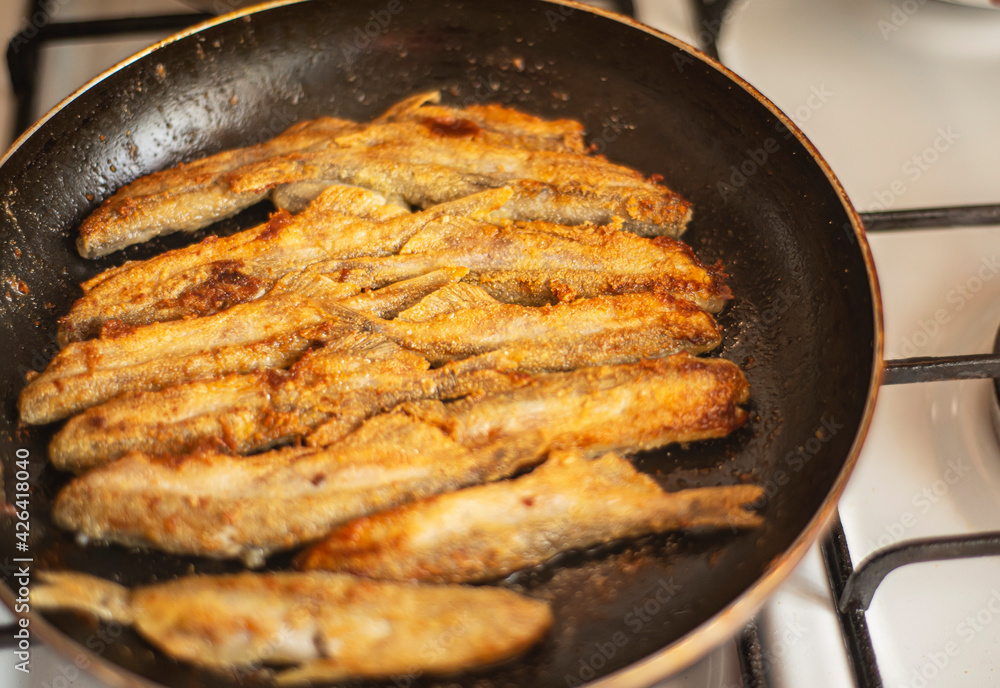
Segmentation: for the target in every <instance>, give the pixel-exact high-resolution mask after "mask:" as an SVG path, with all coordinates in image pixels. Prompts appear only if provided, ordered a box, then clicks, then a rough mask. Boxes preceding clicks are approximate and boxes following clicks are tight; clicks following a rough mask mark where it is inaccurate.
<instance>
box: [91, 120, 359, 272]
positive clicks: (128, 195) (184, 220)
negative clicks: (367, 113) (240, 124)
mask: <svg viewBox="0 0 1000 688" xmlns="http://www.w3.org/2000/svg"><path fill="white" fill-rule="evenodd" d="M357 127H358V125H357V124H356V123H354V122H350V121H347V120H342V119H336V118H332V117H321V118H320V119H316V120H311V121H308V122H299V123H298V124H294V125H292V126H291V127H290V128H289V129H288V130H286V131H285V132H284V133H283V134H281V135H280V136H277V137H275V138H273V139H271V140H270V141H265V142H264V143H259V144H257V145H255V146H250V147H248V148H238V149H236V150H230V151H224V152H222V153H217V154H216V155H212V156H209V157H207V158H202V159H200V160H195V161H193V162H190V163H181V164H180V165H177V166H176V167H172V168H170V169H167V170H163V171H161V172H154V173H152V174H149V175H146V176H144V177H140V178H139V179H137V180H135V181H134V182H132V183H131V184H128V185H126V186H124V187H122V188H121V189H119V190H118V191H117V192H116V193H115V194H113V195H112V196H111V197H110V198H108V199H107V200H106V201H104V203H102V204H101V205H100V207H98V208H97V210H95V211H94V212H93V213H91V215H90V216H89V217H87V219H86V220H84V221H83V224H81V225H80V236H79V238H78V239H77V249H78V250H79V252H80V255H81V256H83V257H84V258H98V257H100V256H103V255H106V254H108V253H111V252H113V251H117V250H119V249H122V248H125V247H126V246H130V245H132V244H137V243H141V242H143V241H148V240H149V239H152V238H153V237H155V236H158V235H161V234H169V233H171V232H176V231H178V230H182V231H193V230H195V229H200V228H202V227H205V226H207V225H209V224H211V223H212V222H215V221H216V220H221V219H223V218H225V217H229V216H230V215H233V214H235V213H237V212H239V211H240V210H243V209H244V208H246V207H249V206H251V205H253V204H254V203H257V202H258V201H260V200H262V198H263V197H264V196H263V194H259V193H255V192H250V193H242V194H239V193H237V194H234V193H233V192H232V190H231V189H230V188H229V186H228V185H227V184H226V183H225V175H226V174H227V173H228V172H231V171H233V170H234V169H237V168H239V167H241V166H243V165H247V164H249V163H251V162H255V161H260V160H265V159H267V158H269V157H273V156H275V155H286V154H288V153H290V152H292V151H302V150H308V149H309V148H311V147H314V146H317V145H323V144H324V143H327V142H330V141H331V140H332V139H333V138H334V137H336V136H337V135H338V134H345V133H348V132H350V131H352V130H354V129H357Z"/></svg>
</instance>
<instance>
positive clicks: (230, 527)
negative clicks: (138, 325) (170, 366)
mask: <svg viewBox="0 0 1000 688" xmlns="http://www.w3.org/2000/svg"><path fill="white" fill-rule="evenodd" d="M515 375H517V377H518V378H519V379H518V381H517V382H518V384H516V385H512V389H511V390H510V391H507V392H503V393H497V394H487V395H485V396H482V397H470V398H466V399H462V400H459V401H455V402H451V403H447V404H445V403H442V402H440V401H433V402H428V401H423V402H416V403H411V404H403V405H401V406H400V407H397V409H396V410H394V411H392V412H390V413H385V414H381V415H377V416H374V417H372V418H370V419H368V420H367V421H365V422H364V423H363V424H362V425H361V427H360V428H358V429H357V430H356V431H355V432H353V433H351V434H349V435H347V436H346V437H343V439H340V440H339V441H336V442H335V443H332V444H325V445H324V437H328V436H330V432H331V430H330V427H331V426H332V428H333V436H336V437H340V436H341V435H342V432H341V428H340V427H339V426H338V424H337V423H333V424H328V425H327V426H323V427H322V428H321V429H320V431H318V432H317V433H314V434H313V435H312V436H311V437H310V442H311V443H312V444H313V445H314V446H313V447H288V448H283V449H276V450H271V451H266V452H263V453H260V454H253V455H250V456H232V455H229V454H220V453H212V452H198V453H194V454H190V455H183V456H169V457H162V458H156V457H150V456H146V455H142V454H130V455H127V456H125V457H123V458H121V459H119V460H118V461H115V462H113V463H109V464H106V465H103V466H99V467H97V468H94V469H92V470H90V471H89V472H87V473H85V474H83V475H81V476H79V477H77V478H75V479H74V480H72V481H70V483H69V484H68V485H66V487H65V488H63V490H62V491H61V492H60V493H59V495H58V496H57V498H56V501H55V506H54V509H53V517H54V520H55V522H56V523H57V524H58V525H60V526H61V527H63V528H65V529H67V530H71V531H75V532H78V533H80V534H81V535H84V536H86V537H89V538H95V539H98V540H109V541H112V542H118V543H122V544H125V545H139V546H147V547H154V548H157V549H162V550H164V551H167V552H175V553H179V554H195V555H202V556H210V557H222V558H232V557H241V558H243V559H244V560H246V561H251V562H256V563H259V562H260V559H261V557H262V555H265V554H268V553H270V552H274V551H277V550H282V549H290V548H292V547H296V546H298V545H301V544H304V543H307V542H311V541H314V540H317V539H319V538H321V537H323V536H324V535H326V534H327V533H328V532H330V531H331V530H332V529H333V528H334V527H336V526H337V525H340V524H342V523H344V522H346V521H349V520H351V519H354V518H357V517H359V516H364V515H368V514H372V513H375V512H378V511H382V510H384V509H387V508H390V507H392V506H396V505H398V504H402V503H405V502H408V501H411V500H413V499H418V498H420V497H426V496H430V495H433V494H439V493H441V492H447V491H450V490H454V489H457V488H460V487H463V486H466V485H473V484H480V483H483V482H488V481H491V480H497V479H500V478H503V477H506V476H509V475H511V474H513V473H515V472H517V471H518V470H521V469H524V468H527V467H529V466H532V465H535V464H537V463H538V462H539V461H541V460H542V459H544V457H545V455H546V454H547V452H548V451H550V450H558V449H578V450H580V451H581V452H582V453H584V454H586V455H588V456H594V455H600V454H602V453H604V452H607V451H637V450H642V449H650V448H654V447H659V446H663V445H665V444H669V443H671V442H687V441H692V440H697V439H705V438H709V437H720V436H723V435H726V434H728V433H729V432H731V431H732V430H734V429H736V428H737V427H739V426H740V425H741V424H742V423H743V422H744V421H745V420H746V416H747V414H746V412H745V411H744V410H742V409H741V408H740V407H739V404H741V403H743V402H744V401H746V398H747V385H746V381H745V380H744V378H743V375H742V374H741V373H740V371H739V368H737V367H736V366H735V365H733V364H732V363H729V362H728V361H724V360H720V359H699V358H695V357H693V356H690V355H688V354H678V355H675V356H671V357H670V358H667V359H663V360H661V361H656V362H654V363H644V364H633V365H621V366H606V367H600V368H588V369H583V370H577V371H573V372H568V373H549V374H545V375H537V376H528V377H527V378H526V379H523V376H522V375H520V374H515Z"/></svg>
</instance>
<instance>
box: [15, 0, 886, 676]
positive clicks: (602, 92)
mask: <svg viewBox="0 0 1000 688" xmlns="http://www.w3.org/2000/svg"><path fill="white" fill-rule="evenodd" d="M428 88H441V89H442V91H443V95H444V99H445V101H446V102H448V103H452V104H456V105H466V104H472V103H481V102H498V103H503V104H507V105H513V106H516V107H519V108H522V109H524V110H526V111H528V112H531V113H534V114H538V115H542V116H545V117H574V118H577V119H580V120H581V121H582V122H583V123H584V124H585V125H586V128H587V131H588V138H589V140H590V141H591V142H592V143H593V145H594V148H595V149H596V150H597V151H598V152H600V153H603V154H604V155H606V156H607V157H608V158H610V159H611V160H613V161H615V162H621V163H625V164H628V165H631V166H633V167H635V168H637V169H639V170H641V171H642V172H644V173H646V174H649V175H652V174H659V175H662V176H663V177H664V180H665V184H667V185H668V186H670V187H671V188H674V189H675V190H677V191H679V192H680V193H682V194H683V195H685V196H686V197H688V198H689V199H691V200H692V201H693V202H694V205H695V219H694V220H693V222H692V224H691V228H690V230H689V231H688V233H687V234H686V235H685V237H684V239H685V240H686V241H687V242H688V243H690V244H691V245H692V247H693V248H694V249H695V251H696V252H697V254H698V255H699V257H700V258H701V259H702V260H704V261H705V262H709V263H711V262H714V261H716V260H722V261H723V263H724V264H725V268H726V272H727V273H728V274H729V275H730V278H729V279H730V284H731V287H732V290H733V293H734V294H735V300H734V301H733V302H732V303H731V304H730V305H729V306H728V307H727V308H726V310H725V311H724V313H723V314H722V315H721V317H720V323H721V324H722V326H723V328H724V331H725V340H724V345H723V348H722V350H721V352H720V353H721V355H722V356H723V357H726V358H729V359H730V360H733V361H735V362H736V363H738V364H740V365H741V366H743V368H744V370H745V372H746V375H747V378H748V379H749V382H750V385H751V390H752V401H751V411H752V420H751V422H750V423H749V424H748V426H747V427H746V428H744V429H742V430H741V431H739V432H737V433H736V434H734V435H733V436H731V437H729V438H727V439H725V440H717V441H712V442H705V443H700V444H696V445H692V446H690V447H676V448H671V449H669V450H665V451H659V452H652V453H648V454H643V455H640V456H638V457H636V462H637V465H638V466H639V467H640V468H641V469H642V470H645V471H647V472H649V473H651V474H653V475H654V476H656V477H657V478H658V479H659V480H660V481H661V482H662V484H663V485H664V486H666V487H667V488H681V487H688V486H699V485H713V484H720V483H731V482H734V481H751V482H756V483H759V484H762V485H764V486H765V487H766V489H767V494H768V498H767V502H766V504H765V505H764V508H763V513H764V515H765V517H766V525H765V526H763V527H762V528H760V529H758V530H756V531H753V532H747V533H722V534H717V535H712V536H706V535H704V534H689V535H683V536H669V537H651V538H646V539H644V540H641V541H639V542H636V543H630V544H628V545H625V544H618V545H612V546H608V547H604V548H601V549H599V550H596V551H593V552H586V553H573V554H570V555H567V556H564V557H562V558H560V560H559V561H557V562H555V563H554V564H550V565H548V566H545V567H542V568H540V569H538V570H535V571H528V572H522V573H519V574H516V575H515V576H513V577H512V578H510V579H509V580H508V581H507V582H506V584H508V585H510V586H511V587H513V588H515V589H519V590H523V591H525V592H527V593H528V594H531V595H534V596H536V597H539V598H543V599H548V600H550V601H551V602H552V603H553V605H554V609H555V615H556V619H557V621H556V627H555V628H554V629H553V632H552V633H550V635H549V636H548V639H547V640H546V641H545V643H544V644H542V645H541V646H540V647H538V648H536V649H535V650H533V651H532V652H531V653H529V654H528V655H527V656H525V657H523V658H521V659H520V660H519V661H516V662H511V663H509V664H507V665H505V666H502V667H497V668H494V669H491V670H489V671H485V672H483V673H480V674H476V675H470V676H463V677H457V678H453V679H449V680H447V681H446V682H445V684H446V685H449V686H472V685H475V686H497V687H499V686H520V685H532V686H538V687H542V686H560V687H562V686H566V685H579V684H580V683H584V682H586V681H588V680H591V679H593V678H596V677H600V676H604V675H607V674H609V673H611V672H613V671H615V670H618V669H620V668H622V667H625V666H627V665H629V664H631V663H633V662H636V661H638V660H640V659H642V658H644V657H646V656H648V655H649V654H651V653H654V652H657V651H659V650H661V649H662V648H665V647H667V646H669V645H670V644H671V643H673V642H675V641H676V640H678V639H679V638H681V637H682V636H684V635H685V634H687V633H689V632H690V631H691V630H692V629H694V628H695V627H697V626H698V625H700V624H702V623H703V622H705V621H706V620H707V619H709V618H710V617H711V616H713V615H714V614H716V613H717V612H719V611H720V610H722V609H723V608H725V607H726V606H727V605H729V604H730V603H731V602H732V601H733V600H735V599H736V598H738V597H739V596H740V595H741V594H743V593H744V592H745V591H746V590H747V589H748V588H749V587H750V586H752V585H753V584H754V583H755V581H758V580H759V579H760V578H761V577H762V576H763V575H764V574H765V573H766V572H767V571H768V570H769V569H770V568H771V567H772V565H773V563H774V562H775V561H776V560H779V559H780V558H781V557H782V555H783V553H785V552H786V550H788V548H789V546H790V545H791V544H792V543H793V541H795V539H796V538H797V537H798V536H799V535H800V534H801V533H802V531H803V530H804V529H805V528H806V526H807V524H808V523H809V522H810V520H811V519H813V517H814V516H815V515H816V514H817V512H818V510H819V509H820V506H821V504H822V503H823V501H824V500H825V499H826V497H827V495H828V494H829V492H830V490H831V488H832V486H833V484H834V482H835V480H836V478H837V476H838V475H839V473H840V471H841V469H842V468H843V466H844V464H845V461H846V460H847V457H848V455H849V453H850V448H851V446H852V443H853V442H854V439H855V437H856V435H857V433H858V430H859V427H860V424H861V423H862V419H863V412H864V407H865V402H866V399H867V395H868V392H869V384H870V380H871V378H872V365H873V358H874V348H873V347H874V338H875V329H874V328H875V325H874V322H875V317H874V315H873V312H874V304H873V300H872V290H871V287H870V284H869V281H868V275H867V272H866V268H865V263H864V260H863V257H862V252H861V250H860V249H859V247H858V246H857V243H856V239H855V237H854V234H853V231H852V230H851V228H850V227H851V226H850V221H849V216H848V214H847V211H846V210H845V207H844V204H843V202H842V200H841V198H840V197H839V196H838V194H837V192H836V190H835V189H834V187H833V186H832V184H831V182H830V180H829V179H828V178H827V176H826V175H825V174H824V173H823V170H822V169H821V167H820V166H819V165H818V164H817V163H816V161H815V159H814V158H813V157H812V155H811V154H810V152H809V151H808V150H807V149H806V148H805V147H804V146H803V145H802V144H801V142H800V141H799V140H798V139H797V138H796V137H795V136H794V135H792V134H791V133H790V132H788V130H787V129H786V128H785V127H784V126H783V125H782V124H781V122H780V121H779V119H778V118H777V117H776V116H775V115H773V114H772V113H771V112H770V111H769V110H768V109H767V108H766V107H765V106H763V105H762V104H761V103H760V102H759V101H758V100H757V99H755V97H754V96H753V95H752V94H750V93H748V92H747V91H745V90H744V89H742V88H741V87H740V86H739V85H738V84H736V83H734V82H733V81H732V80H730V79H729V78H728V77H727V76H726V75H725V74H723V73H721V72H719V71H717V70H716V69H715V68H714V67H712V66H710V65H707V64H706V63H704V62H702V61H700V60H699V59H697V58H695V57H693V56H692V55H690V54H688V53H687V52H685V51H684V50H682V49H681V48H679V47H677V46H675V45H673V44H671V43H670V42H667V41H664V40H662V39H660V38H658V37H656V36H654V35H652V34H649V33H645V32H642V31H639V30H637V29H635V28H632V27H629V26H627V25H624V24H619V23H617V22H614V21H611V20H608V19H606V18H603V17H600V16H596V15H594V14H591V13H589V12H586V11H582V10H577V9H574V8H571V7H564V6H561V5H551V4H546V3H538V2H529V1H528V0H518V1H515V2H509V3H503V4H502V5H484V4H479V3H472V2H468V3H462V2H430V1H426V0H413V1H412V2H411V1H407V2H402V0H400V2H395V1H393V2H389V3H388V4H385V3H380V2H355V3H342V2H322V1H317V2H310V3H302V4H294V5H288V6H280V7H275V8H272V9H270V10H266V11H261V12H259V13H256V14H251V15H248V16H245V17H242V18H237V19H233V20H230V21H227V22H224V23H220V24H217V25H214V26H211V27H209V28H207V29H205V30H203V31H200V32H197V33H195V34H193V35H190V36H187V37H185V38H183V39H180V40H178V41H175V42H171V43H168V44H165V45H163V46H162V47H160V48H159V49H157V50H156V51H154V52H152V53H150V54H148V55H146V56H145V57H143V58H141V59H139V60H137V61H135V62H133V63H131V64H129V65H127V66H126V67H124V68H122V69H120V70H118V71H117V72H115V73H113V74H111V75H109V76H107V77H106V78H105V79H104V80H103V81H101V82H99V83H97V84H96V85H94V86H93V87H92V88H90V89H89V90H87V91H86V92H84V93H82V94H81V95H80V96H79V97H77V98H76V99H75V100H73V101H72V102H70V103H68V104H67V105H66V106H65V107H63V108H62V109H61V110H60V111H58V112H56V113H55V114H54V115H52V116H51V117H50V118H49V119H48V120H47V121H46V122H45V123H44V124H43V125H42V126H41V127H40V128H39V129H38V130H37V131H35V132H34V134H33V135H32V136H31V137H29V138H28V139H27V140H25V141H23V142H22V143H21V145H20V146H19V147H18V148H17V149H16V150H14V151H13V153H12V154H11V155H10V156H9V158H8V159H7V160H6V162H5V164H4V165H3V166H2V168H0V199H2V203H3V214H2V217H0V223H2V244H0V261H2V264H0V270H2V274H3V276H4V279H5V286H6V291H7V292H8V293H7V295H6V298H5V309H4V313H3V319H2V322H0V337H2V338H3V341H5V342H8V343H9V344H8V345H7V347H6V350H7V355H6V356H5V357H4V360H3V362H2V365H3V366H4V370H3V374H2V376H0V390H2V399H3V404H4V413H3V418H2V419H0V423H2V427H0V430H2V432H0V438H2V442H3V443H4V445H5V446H4V457H5V461H6V464H5V467H4V471H5V472H4V478H5V485H6V486H7V498H8V500H11V499H12V498H13V489H12V486H13V484H14V472H15V467H14V465H13V458H14V456H15V450H16V449H22V450H25V451H27V453H28V454H29V455H30V457H31V473H32V485H33V491H32V495H31V517H32V531H31V548H32V555H33V556H34V557H35V567H36V569H40V568H44V567H53V568H75V569H80V570H85V571H90V572H93V573H96V574H97V575H102V576H106V577H109V578H113V579H115V580H119V581H121V582H123V583H126V584H137V583H142V582H150V581H153V580H157V579H165V578H169V577H171V576H174V575H179V574H181V573H187V572H190V571H191V570H197V571H204V572H221V571H226V570H233V569H234V568H236V567H234V566H233V565H230V564H227V563H219V562H208V561H203V560H191V559H182V558H177V557H168V556H164V555H158V554H149V553H137V552H135V551H129V550H125V549H123V548H117V547H101V546H90V547H80V546H79V545H77V544H76V543H75V542H74V541H73V539H72V538H71V537H68V536H67V535H65V534H63V533H61V532H59V531H58V530H57V529H56V528H55V527H54V526H52V525H51V523H50V522H49V520H48V513H49V506H50V503H51V499H52V498H53V497H54V494H55V492H56V491H57V490H58V488H59V486H60V485H62V484H63V483H64V482H65V480H66V478H67V476H65V475H62V474H58V473H57V472H55V471H54V470H52V469H51V468H49V467H47V466H46V462H45V456H46V451H45V447H46V444H47V442H48V440H49V439H50V437H51V434H52V428H47V427H46V428H40V429H39V428H23V427H18V426H17V423H16V416H17V413H16V407H15V403H16V398H17V394H18V393H19V392H20V389H21V388H22V387H23V385H24V381H25V375H26V374H27V373H28V371H30V370H41V369H42V368H43V367H44V366H45V365H46V364H47V362H48V361H49V360H51V358H52V356H53V355H54V354H55V352H56V351H57V346H56V343H55V331H56V324H57V323H56V321H57V318H58V317H59V316H60V315H61V314H63V313H65V312H66V311H67V309H68V308H69V306H70V304H71V303H72V301H73V299H74V298H76V297H77V296H79V293H80V292H79V290H78V287H77V286H76V285H77V284H78V283H79V282H80V281H81V280H82V279H85V278H87V277H89V276H92V275H94V274H96V273H97V272H98V271H100V270H102V269H105V268H108V267H110V266H112V265H115V264H119V263H121V262H122V261H123V260H125V259H136V258H142V257H146V256H149V255H152V254H154V253H157V252H159V251H162V250H163V249H164V248H166V247H170V246H176V245H181V244H184V243H187V242H189V241H191V237H171V238H167V239H162V240H156V241H154V242H151V243H150V244H148V245H145V246H139V247H132V248H130V249H127V250H126V251H124V252H121V253H119V254H117V255H112V256H110V257H108V258H104V259H101V260H97V261H84V260H83V259H81V258H79V257H78V256H77V254H76V251H75V249H74V246H73V241H74V236H75V228H76V226H77V224H78V223H79V222H80V220H81V219H82V218H83V217H84V216H85V215H86V214H87V213H88V212H89V211H90V210H92V209H93V208H94V207H96V205H97V204H98V203H99V202H100V201H101V200H102V199H103V198H105V197H107V196H108V195H110V194H111V193H112V192H113V191H114V190H115V189H116V188H118V187H119V186H121V185H122V184H124V183H126V182H128V181H130V180H132V179H134V178H135V177H137V176H139V175H142V174H145V173H148V172H151V171H153V170H156V169H160V168H163V167H165V166H169V165H171V164H174V163H176V162H178V161H181V160H191V159H194V158H197V157H200V156H202V155H205V154H208V153H212V152H215V151H218V150H222V149H225V148H228V147H234V146H238V145H246V144H249V143H254V142H257V141H261V140H264V139H267V138H270V137H272V136H274V135H275V134H277V133H279V132H280V131H281V130H283V129H284V128H286V127H287V126H288V125H290V124H291V123H292V122H295V121H299V120H302V119H307V118H312V117H316V116H319V115H322V114H334V115H337V116H341V117H348V118H358V119H367V118H370V117H372V116H374V115H376V114H377V113H379V112H380V111H382V110H383V109H384V108H386V107H387V106H388V105H390V104H392V103H394V102H396V101H398V100H399V99H401V98H402V97H404V96H406V95H409V94H412V93H414V92H416V91H419V90H425V89H428ZM265 215H266V208H256V209H252V210H250V211H247V212H246V213H244V214H242V215H241V216H238V217H237V218H235V219H232V220H229V221H226V223H223V225H222V226H219V227H213V228H210V229H209V230H208V231H209V232H211V231H232V230H234V229H236V228H237V227H242V226H249V225H250V224H251V223H253V222H256V221H259V220H260V219H261V218H262V217H264V216H265ZM204 233H205V232H203V233H201V234H199V236H201V235H202V234H204ZM22 292H23V293H22ZM0 526H2V531H3V535H2V537H3V540H2V542H3V546H4V547H6V548H7V549H6V551H8V552H11V551H13V546H14V543H15V540H14V535H13V529H14V526H13V521H12V520H11V519H9V518H6V519H4V520H2V521H0ZM286 564H287V559H285V558H282V557H276V558H274V559H273V560H272V561H270V562H269V565H270V566H271V567H273V568H280V567H282V566H285V565H286ZM12 575H13V574H12V573H10V572H6V573H5V582H6V583H7V585H8V586H10V587H12V588H15V589H16V586H15V584H14V582H13V580H12V578H11V576H12ZM7 599H8V600H9V599H11V598H10V596H9V595H8V598H7ZM50 620H52V621H53V622H55V623H56V625H57V626H58V627H59V628H60V629H62V630H63V631H64V632H65V633H67V634H68V635H69V636H71V637H73V638H75V639H76V640H77V641H79V642H80V643H81V644H86V643H87V640H88V639H89V638H92V637H93V635H94V634H95V632H96V628H97V627H95V626H93V625H92V624H89V623H87V622H84V621H81V620H80V619H78V618H76V617H74V616H72V615H66V614H60V615H53V616H51V617H50ZM103 656H104V659H106V660H109V661H111V662H112V663H117V664H121V665H124V666H126V667H127V668H128V669H130V670H132V671H134V672H135V673H137V674H139V675H141V676H145V677H148V678H151V679H153V680H155V681H156V682H158V683H161V684H163V685H168V686H182V685H183V686H193V685H195V686H196V685H203V684H204V685H213V686H227V685H233V686H235V685H246V684H247V683H248V682H249V683H250V684H253V683H255V682H257V681H262V682H266V681H265V679H264V678H262V677H257V676H253V675H251V676H245V675H244V676H239V677H223V678H221V679H220V678H219V677H216V676H209V675H206V674H203V673H201V672H198V671H196V670H193V669H191V668H190V667H187V666H183V665H178V664H176V663H173V662H171V661H169V660H167V659H165V658H164V657H163V656H162V655H160V654H158V653H157V652H154V651H152V650H151V648H150V647H149V646H148V645H147V644H146V643H145V642H144V641H143V640H141V639H140V638H138V637H137V636H134V635H132V634H131V633H130V632H128V631H123V632H121V635H120V637H118V638H117V639H116V642H114V643H111V644H109V645H108V646H107V647H106V649H104V652H103ZM404 678H405V679H406V681H408V682H409V683H407V685H431V684H433V683H434V682H433V681H431V680H430V679H428V678H426V677H418V676H410V677H404ZM386 685H398V681H397V682H396V683H393V682H389V683H388V684H386Z"/></svg>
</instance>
